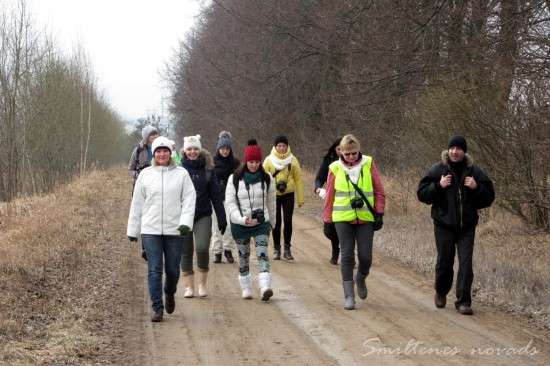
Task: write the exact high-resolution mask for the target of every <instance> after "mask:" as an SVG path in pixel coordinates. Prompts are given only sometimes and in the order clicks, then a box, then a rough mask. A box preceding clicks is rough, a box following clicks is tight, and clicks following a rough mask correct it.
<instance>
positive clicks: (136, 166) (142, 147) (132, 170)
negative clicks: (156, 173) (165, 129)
mask: <svg viewBox="0 0 550 366" xmlns="http://www.w3.org/2000/svg"><path fill="white" fill-rule="evenodd" d="M158 136H159V131H158V130H157V128H156V127H154V126H151V125H147V126H145V127H143V129H142V130H141V137H142V138H143V139H142V140H141V142H140V143H139V144H138V145H137V146H135V147H134V149H133V150H132V155H131V156H130V162H129V163H128V174H129V175H130V177H132V178H134V186H135V184H136V179H137V178H138V176H139V173H140V172H141V171H142V170H143V169H145V168H147V167H148V166H151V160H152V159H153V151H152V149H151V145H152V144H153V141H155V139H156V138H157V137H158Z"/></svg>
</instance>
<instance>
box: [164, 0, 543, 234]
mask: <svg viewBox="0 0 550 366" xmlns="http://www.w3.org/2000/svg"><path fill="white" fill-rule="evenodd" d="M549 8H550V1H549V0H538V1H526V0H475V1H474V0H418V1H408V0H407V1H404V0H380V1H368V0H301V1H294V0H275V1H268V2H266V1H263V0H225V1H219V0H213V1H211V2H209V3H208V4H207V5H205V7H204V8H203V11H202V13H201V15H200V17H199V18H198V19H197V23H196V26H195V28H194V29H193V31H192V32H190V33H189V34H188V36H187V37H186V38H185V39H184V40H182V41H181V43H180V47H179V49H178V50H177V51H176V53H175V55H174V57H173V59H172V60H171V61H170V62H169V63H168V66H167V69H166V73H165V74H166V75H165V76H166V79H167V81H168V82H169V85H170V87H171V90H172V98H171V111H172V112H173V114H174V116H175V120H176V133H177V135H178V140H180V141H181V137H182V136H185V135H189V134H196V133H200V134H201V135H202V136H203V140H204V142H205V145H206V146H208V147H213V146H215V142H216V140H217V135H218V133H219V131H221V130H230V131H231V132H232V133H233V136H234V139H235V140H236V148H237V151H238V152H240V151H241V148H242V146H243V144H244V143H245V142H246V140H247V139H248V138H250V137H256V138H257V139H258V140H259V141H260V143H261V144H262V145H263V146H264V149H265V150H268V149H269V147H270V146H271V142H272V140H273V137H274V136H275V135H277V134H280V133H284V134H287V135H289V137H290V139H291V146H292V149H293V151H294V152H295V153H296V155H297V156H298V157H299V158H300V159H301V160H302V161H303V163H304V165H306V167H309V168H316V167H317V164H318V163H319V161H320V157H321V156H322V155H323V154H324V151H325V150H326V149H327V148H328V146H330V144H331V143H332V142H333V141H334V140H335V138H336V137H337V136H341V135H342V134H345V133H350V132H352V133H354V134H356V135H358V137H359V138H360V139H361V141H363V144H364V150H365V152H366V153H368V154H372V155H373V156H374V157H375V158H376V159H377V161H378V162H379V165H380V166H381V169H382V170H383V172H385V173H386V174H388V175H392V176H399V177H402V179H404V180H405V179H410V180H416V179H418V178H419V175H420V174H422V173H423V172H424V171H425V170H426V169H427V168H428V167H429V166H430V165H431V164H432V163H434V162H436V161H437V159H438V157H439V153H440V152H441V150H442V149H444V148H445V147H446V145H447V141H448V139H449V137H450V136H451V135H452V134H455V133H459V134H463V135H465V136H466V137H467V139H468V142H469V151H470V152H471V153H472V155H473V157H474V159H476V161H477V162H478V163H479V164H480V165H481V166H482V167H484V168H486V169H487V171H488V172H489V174H490V176H491V177H492V178H493V180H494V181H495V184H496V188H497V190H498V192H497V193H498V203H499V205H500V206H502V207H504V208H506V209H507V210H509V211H511V212H513V213H514V214H516V215H518V216H519V217H521V218H522V219H523V220H525V222H529V223H530V224H532V225H533V227H538V228H542V229H546V230H548V229H550V165H549V164H548V163H547V160H548V159H547V156H548V148H549V147H550V88H549V81H550V80H549V77H550V63H549V61H550V11H549ZM205 127H207V128H205ZM266 152H268V151H266Z"/></svg>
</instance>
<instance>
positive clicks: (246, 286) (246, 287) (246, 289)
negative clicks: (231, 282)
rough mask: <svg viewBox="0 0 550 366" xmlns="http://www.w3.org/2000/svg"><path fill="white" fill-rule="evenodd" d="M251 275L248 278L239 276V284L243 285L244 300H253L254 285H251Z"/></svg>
mask: <svg viewBox="0 0 550 366" xmlns="http://www.w3.org/2000/svg"><path fill="white" fill-rule="evenodd" d="M251 282H252V281H251V277H250V273H249V274H247V275H246V276H239V284H240V285H241V290H242V298H243V299H251V298H252V283H251Z"/></svg>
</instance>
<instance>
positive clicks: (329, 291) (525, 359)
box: [126, 214, 550, 366]
mask: <svg viewBox="0 0 550 366" xmlns="http://www.w3.org/2000/svg"><path fill="white" fill-rule="evenodd" d="M377 240H380V238H377V239H375V246H376V242H377ZM293 242H294V252H295V257H296V260H295V261H294V262H286V261H275V262H273V263H272V264H273V267H272V271H273V274H274V278H273V288H274V291H275V296H274V298H273V300H272V301H271V303H268V304H266V303H261V302H260V301H259V299H258V297H257V295H256V298H255V299H254V300H248V301H246V300H242V299H240V297H239V295H240V290H239V288H238V282H237V272H238V267H237V264H236V263H235V264H233V265H230V264H226V263H224V264H212V265H211V271H210V278H209V293H210V295H209V296H208V298H206V299H198V298H194V299H184V298H183V297H182V293H183V291H182V287H181V284H180V288H179V289H178V296H177V298H176V301H177V305H176V311H175V313H174V314H172V315H169V316H166V317H165V321H164V322H162V323H159V324H152V323H150V322H149V318H148V317H149V305H148V300H147V299H148V295H147V288H146V285H145V275H144V274H145V273H144V272H145V270H146V269H145V266H144V265H143V264H139V266H141V267H142V268H141V270H142V271H141V274H138V275H136V276H137V277H136V278H137V280H136V281H137V287H138V293H141V294H142V296H141V301H140V300H139V296H136V300H137V301H136V303H135V309H133V310H132V313H133V314H134V315H135V316H133V319H134V320H133V322H134V323H133V324H130V325H129V328H130V329H131V336H130V337H129V340H128V342H127V343H128V347H129V349H128V358H127V359H126V361H128V362H131V363H136V364H144V365H224V366H229V365H346V366H347V365H367V364H368V365H397V364H399V365H441V364H443V363H447V364H456V365H459V364H460V365H463V364H468V365H548V364H550V341H549V339H548V333H544V332H542V331H539V330H534V329H530V328H529V326H528V325H526V324H525V323H523V322H521V321H519V320H515V319H513V318H511V316H508V315H506V314H504V313H501V312H496V311H494V310H492V309H490V308H485V307H481V306H474V309H475V310H476V315H475V316H473V317H465V316H462V315H459V314H457V313H456V312H455V310H454V307H453V306H452V304H451V306H450V307H449V306H448V307H447V308H446V309H442V310H440V309H435V307H434V306H433V302H432V295H433V294H432V284H431V283H430V282H429V281H426V280H425V278H424V277H422V276H420V275H416V274H414V273H412V271H410V270H408V269H406V268H404V267H403V266H401V265H399V264H397V263H396V262H393V261H391V260H389V259H386V258H380V257H379V256H376V254H375V260H374V265H373V268H372V272H371V275H370V276H369V278H368V281H367V284H368V288H369V297H368V299H367V301H366V302H362V301H359V302H358V306H357V310H355V311H345V310H343V308H342V302H343V299H342V289H341V283H340V274H339V268H338V267H336V266H332V265H330V264H328V253H329V249H328V243H327V241H326V239H325V238H324V237H323V234H322V227H321V225H320V224H319V223H317V222H315V221H314V220H312V219H310V218H308V217H305V216H302V215H299V214H298V215H296V216H295V236H294V239H293ZM251 264H252V266H251V267H252V268H253V270H257V266H256V261H255V259H252V260H251ZM136 272H139V271H136ZM256 294H257V292H256ZM415 342H416V343H415ZM480 353H481V354H480Z"/></svg>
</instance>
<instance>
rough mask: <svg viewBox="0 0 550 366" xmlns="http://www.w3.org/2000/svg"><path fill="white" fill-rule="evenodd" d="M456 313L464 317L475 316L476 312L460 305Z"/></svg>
mask: <svg viewBox="0 0 550 366" xmlns="http://www.w3.org/2000/svg"><path fill="white" fill-rule="evenodd" d="M456 311H458V312H459V313H460V314H462V315H474V311H473V310H472V308H471V307H470V306H468V305H458V306H457V307H456Z"/></svg>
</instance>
